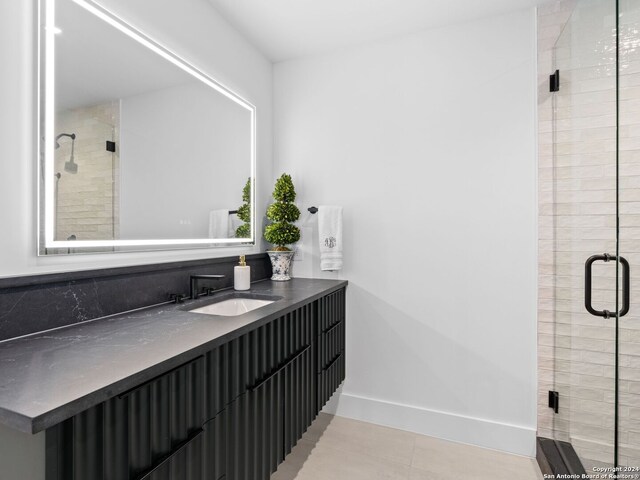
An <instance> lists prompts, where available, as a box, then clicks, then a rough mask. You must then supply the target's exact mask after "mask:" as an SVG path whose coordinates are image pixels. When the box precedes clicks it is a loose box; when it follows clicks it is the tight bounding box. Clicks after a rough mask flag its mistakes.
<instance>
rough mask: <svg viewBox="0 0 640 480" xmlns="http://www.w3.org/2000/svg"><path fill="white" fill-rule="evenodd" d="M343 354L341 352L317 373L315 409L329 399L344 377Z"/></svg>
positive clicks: (318, 408)
mask: <svg viewBox="0 0 640 480" xmlns="http://www.w3.org/2000/svg"><path fill="white" fill-rule="evenodd" d="M344 357H345V355H344V351H343V352H341V353H340V354H339V355H338V356H337V357H336V358H335V359H334V360H333V362H331V363H330V364H329V365H328V366H327V367H326V368H325V369H324V370H323V371H322V372H321V373H319V374H318V405H317V407H316V408H317V411H320V410H321V409H322V407H324V405H325V404H326V403H327V402H328V401H329V399H330V398H331V396H332V395H333V393H334V392H335V391H336V389H337V388H338V387H339V386H340V384H341V383H342V381H343V380H344V377H345V358H344Z"/></svg>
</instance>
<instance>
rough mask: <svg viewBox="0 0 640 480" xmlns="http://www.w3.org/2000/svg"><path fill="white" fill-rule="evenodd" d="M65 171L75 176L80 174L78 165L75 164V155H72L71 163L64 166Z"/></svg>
mask: <svg viewBox="0 0 640 480" xmlns="http://www.w3.org/2000/svg"><path fill="white" fill-rule="evenodd" d="M64 171H65V172H67V173H71V174H73V175H75V174H76V173H78V164H77V163H74V162H73V155H71V158H70V159H69V161H68V162H66V163H65V164H64Z"/></svg>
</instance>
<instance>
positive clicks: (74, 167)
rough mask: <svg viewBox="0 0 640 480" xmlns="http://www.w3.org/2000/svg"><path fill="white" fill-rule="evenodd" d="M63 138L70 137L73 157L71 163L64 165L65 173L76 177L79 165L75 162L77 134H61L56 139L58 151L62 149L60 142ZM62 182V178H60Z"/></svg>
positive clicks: (71, 156) (70, 158)
mask: <svg viewBox="0 0 640 480" xmlns="http://www.w3.org/2000/svg"><path fill="white" fill-rule="evenodd" d="M62 137H69V138H70V139H71V155H70V156H69V161H68V162H66V163H65V164H64V171H65V172H68V173H71V174H73V175H75V174H76V173H78V164H77V163H75V162H74V159H75V158H74V156H75V148H76V134H75V133H61V134H60V135H58V136H57V137H56V150H57V149H59V148H60V142H58V140H60V139H61V138H62ZM58 180H60V177H58Z"/></svg>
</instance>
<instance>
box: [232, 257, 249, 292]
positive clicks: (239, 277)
mask: <svg viewBox="0 0 640 480" xmlns="http://www.w3.org/2000/svg"><path fill="white" fill-rule="evenodd" d="M250 285H251V267H250V266H248V265H247V262H246V261H245V259H244V255H240V264H239V265H237V266H235V267H234V268H233V288H234V290H249V287H250Z"/></svg>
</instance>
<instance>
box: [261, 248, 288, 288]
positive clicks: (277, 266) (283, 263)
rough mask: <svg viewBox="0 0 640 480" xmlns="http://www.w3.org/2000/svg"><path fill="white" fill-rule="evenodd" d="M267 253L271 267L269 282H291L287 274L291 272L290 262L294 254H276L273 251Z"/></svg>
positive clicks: (276, 252) (285, 252)
mask: <svg viewBox="0 0 640 480" xmlns="http://www.w3.org/2000/svg"><path fill="white" fill-rule="evenodd" d="M267 253H268V254H269V258H270V259H271V267H272V269H273V275H272V276H271V280H275V281H277V282H286V281H287V280H291V275H290V274H289V272H290V271H291V261H292V260H293V255H294V254H295V252H287V251H284V252H278V251H275V250H269V251H267Z"/></svg>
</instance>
